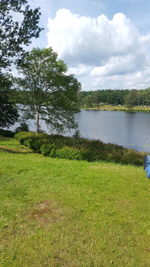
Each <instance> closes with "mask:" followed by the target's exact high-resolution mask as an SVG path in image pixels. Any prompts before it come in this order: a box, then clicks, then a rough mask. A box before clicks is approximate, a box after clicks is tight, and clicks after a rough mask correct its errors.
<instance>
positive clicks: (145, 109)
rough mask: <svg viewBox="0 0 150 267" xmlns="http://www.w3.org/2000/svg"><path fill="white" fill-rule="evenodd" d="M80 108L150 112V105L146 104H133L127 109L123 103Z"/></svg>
mask: <svg viewBox="0 0 150 267" xmlns="http://www.w3.org/2000/svg"><path fill="white" fill-rule="evenodd" d="M82 109H87V110H105V111H111V110H112V111H130V112H150V107H146V106H135V107H133V108H132V109H131V110H129V109H128V108H127V107H126V106H124V105H120V106H119V105H118V106H113V105H101V106H99V107H91V108H85V107H82Z"/></svg>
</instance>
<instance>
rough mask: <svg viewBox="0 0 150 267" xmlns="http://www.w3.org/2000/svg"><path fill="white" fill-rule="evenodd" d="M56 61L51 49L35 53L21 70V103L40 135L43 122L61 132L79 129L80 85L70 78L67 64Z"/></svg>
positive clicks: (32, 53) (23, 63) (29, 55)
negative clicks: (77, 116)
mask: <svg viewBox="0 0 150 267" xmlns="http://www.w3.org/2000/svg"><path fill="white" fill-rule="evenodd" d="M57 57H58V56H57V54H56V53H55V52H54V51H53V50H52V48H47V49H38V48H37V49H33V50H32V51H31V52H30V53H28V55H26V56H25V57H24V59H23V61H22V62H20V65H19V67H18V68H19V71H20V73H21V74H22V76H23V78H19V79H17V80H16V82H17V86H19V89H20V90H21V92H22V93H21V94H20V95H21V96H22V98H23V99H22V100H21V102H22V103H24V104H25V113H26V115H27V117H28V118H34V120H35V125H36V131H37V132H39V131H40V120H41V119H42V120H45V121H46V123H47V124H50V125H51V128H54V129H55V130H57V131H61V132H62V131H64V129H65V128H67V129H69V130H70V129H71V128H75V127H76V123H75V117H74V115H75V113H76V112H78V111H79V107H78V92H79V90H80V83H79V82H78V80H77V79H76V78H75V77H74V76H73V75H68V74H67V66H66V64H65V63H64V62H63V61H62V60H58V58H57ZM24 91H25V92H26V93H24Z"/></svg>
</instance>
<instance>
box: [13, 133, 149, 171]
mask: <svg viewBox="0 0 150 267" xmlns="http://www.w3.org/2000/svg"><path fill="white" fill-rule="evenodd" d="M15 138H17V139H18V140H19V142H20V144H22V145H25V146H27V147H29V148H30V149H32V150H33V151H34V152H36V153H41V154H43V155H44V156H49V157H52V158H66V159H71V160H86V161H101V160H103V161H112V162H116V163H123V164H134V165H137V166H140V165H143V158H144V155H145V153H141V152H137V151H134V150H132V149H126V148H123V147H122V146H118V145H114V144H104V143H103V142H101V141H99V140H88V139H85V138H81V137H79V136H78V134H76V135H74V136H73V137H65V136H62V135H48V134H45V133H38V134H35V133H33V132H28V133H26V132H20V133H17V134H16V135H15Z"/></svg>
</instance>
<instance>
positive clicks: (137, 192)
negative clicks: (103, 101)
mask: <svg viewBox="0 0 150 267" xmlns="http://www.w3.org/2000/svg"><path fill="white" fill-rule="evenodd" d="M17 145H18V144H17V141H14V140H13V139H10V141H5V140H2V141H1V142H0V148H1V152H0V166H1V167H0V184H1V193H0V198H1V206H0V210H1V228H2V230H1V239H2V242H1V248H2V254H1V261H2V263H3V266H111V265H112V264H113V265H114V266H140V267H141V266H149V262H150V204H149V203H150V181H149V180H148V179H146V178H145V173H144V171H143V169H142V168H141V167H134V166H123V165H119V164H112V163H104V162H100V163H87V162H83V161H81V162H77V161H68V160H57V159H51V158H44V157H43V156H41V155H39V154H32V153H25V154H23V153H19V151H20V152H27V151H24V149H23V147H22V146H21V147H20V146H17ZM3 147H5V151H6V148H8V149H7V150H9V152H5V151H3ZM22 150H23V151H22ZM12 152H13V153H12ZM14 152H17V153H14Z"/></svg>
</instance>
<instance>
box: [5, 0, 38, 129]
mask: <svg viewBox="0 0 150 267" xmlns="http://www.w3.org/2000/svg"><path fill="white" fill-rule="evenodd" d="M39 18H40V12H39V9H38V8H37V9H34V10H32V9H31V8H30V7H29V5H28V3H27V0H1V1H0V126H1V127H5V126H9V125H11V124H13V123H14V122H15V120H16V119H17V118H18V115H17V110H16V107H15V105H14V104H13V103H12V102H11V97H10V88H11V82H10V80H9V79H8V75H7V73H8V72H9V71H10V69H11V65H12V63H16V61H17V60H19V59H20V58H21V57H22V56H23V54H24V53H25V51H24V49H25V46H26V45H29V44H30V42H31V38H32V37H36V38H37V37H38V36H39V33H40V31H41V28H40V27H38V23H39Z"/></svg>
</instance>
